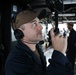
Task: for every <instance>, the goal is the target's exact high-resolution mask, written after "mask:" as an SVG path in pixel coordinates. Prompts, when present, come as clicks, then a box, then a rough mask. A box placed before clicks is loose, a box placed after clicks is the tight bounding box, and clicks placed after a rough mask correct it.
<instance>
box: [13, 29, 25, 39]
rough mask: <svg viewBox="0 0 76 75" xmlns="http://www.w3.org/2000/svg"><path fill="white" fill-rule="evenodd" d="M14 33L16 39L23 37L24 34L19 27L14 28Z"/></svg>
mask: <svg viewBox="0 0 76 75" xmlns="http://www.w3.org/2000/svg"><path fill="white" fill-rule="evenodd" d="M14 35H15V38H16V39H21V38H22V37H23V36H24V34H23V32H22V31H21V30H19V29H16V30H14Z"/></svg>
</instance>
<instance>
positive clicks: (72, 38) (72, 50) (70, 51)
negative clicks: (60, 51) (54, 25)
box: [66, 23, 76, 69]
mask: <svg viewBox="0 0 76 75" xmlns="http://www.w3.org/2000/svg"><path fill="white" fill-rule="evenodd" d="M73 26H74V25H73V23H67V28H68V30H69V31H70V33H69V36H68V47H67V52H66V54H67V57H68V59H69V61H70V62H71V63H72V66H73V69H74V65H75V55H76V47H75V43H76V31H75V30H74V29H73Z"/></svg>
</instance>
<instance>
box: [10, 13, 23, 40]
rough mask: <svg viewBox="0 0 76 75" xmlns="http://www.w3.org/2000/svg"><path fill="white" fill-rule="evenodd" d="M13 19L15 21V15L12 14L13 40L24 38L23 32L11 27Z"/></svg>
mask: <svg viewBox="0 0 76 75" xmlns="http://www.w3.org/2000/svg"><path fill="white" fill-rule="evenodd" d="M15 19H16V14H14V15H13V16H12V18H11V25H12V28H13V30H14V35H15V38H16V39H21V38H23V37H24V34H23V32H22V31H21V30H20V29H14V27H13V23H15Z"/></svg>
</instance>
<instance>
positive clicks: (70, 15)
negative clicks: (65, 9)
mask: <svg viewBox="0 0 76 75" xmlns="http://www.w3.org/2000/svg"><path fill="white" fill-rule="evenodd" d="M58 16H75V14H74V13H73V14H58Z"/></svg>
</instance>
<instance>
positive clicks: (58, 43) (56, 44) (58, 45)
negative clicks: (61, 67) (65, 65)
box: [50, 29, 67, 54]
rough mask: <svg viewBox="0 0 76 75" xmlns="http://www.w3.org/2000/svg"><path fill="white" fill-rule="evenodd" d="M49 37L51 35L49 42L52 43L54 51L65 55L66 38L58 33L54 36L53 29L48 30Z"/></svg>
mask: <svg viewBox="0 0 76 75" xmlns="http://www.w3.org/2000/svg"><path fill="white" fill-rule="evenodd" d="M50 35H51V41H52V46H53V48H54V49H55V50H57V51H59V52H61V53H63V54H65V52H66V50H67V37H66V36H65V37H64V36H63V35H61V34H60V33H59V34H57V35H55V34H54V29H51V30H50Z"/></svg>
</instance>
